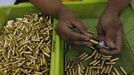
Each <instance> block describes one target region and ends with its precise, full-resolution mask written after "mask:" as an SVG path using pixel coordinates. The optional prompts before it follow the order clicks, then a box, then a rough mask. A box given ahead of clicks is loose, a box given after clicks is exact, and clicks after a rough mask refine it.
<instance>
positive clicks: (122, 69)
mask: <svg viewBox="0 0 134 75" xmlns="http://www.w3.org/2000/svg"><path fill="white" fill-rule="evenodd" d="M120 69H121V71H122V72H123V73H124V74H125V75H127V72H126V71H125V70H124V68H123V67H122V66H120Z"/></svg>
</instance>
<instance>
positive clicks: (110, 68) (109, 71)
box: [108, 65, 113, 74]
mask: <svg viewBox="0 0 134 75" xmlns="http://www.w3.org/2000/svg"><path fill="white" fill-rule="evenodd" d="M112 68H113V65H110V67H109V70H108V74H110V73H111V71H112Z"/></svg>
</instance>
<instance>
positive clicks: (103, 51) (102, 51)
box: [100, 48, 120, 55]
mask: <svg viewBox="0 0 134 75" xmlns="http://www.w3.org/2000/svg"><path fill="white" fill-rule="evenodd" d="M100 52H101V53H102V54H105V55H117V54H120V51H119V50H117V49H116V48H113V49H111V50H107V49H100Z"/></svg>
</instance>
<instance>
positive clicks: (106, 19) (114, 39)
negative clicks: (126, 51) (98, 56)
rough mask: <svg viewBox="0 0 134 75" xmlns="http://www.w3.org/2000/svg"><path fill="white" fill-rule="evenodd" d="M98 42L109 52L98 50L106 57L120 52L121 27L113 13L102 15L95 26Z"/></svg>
mask: <svg viewBox="0 0 134 75" xmlns="http://www.w3.org/2000/svg"><path fill="white" fill-rule="evenodd" d="M97 31H98V36H99V41H104V42H105V43H106V45H107V46H108V47H110V48H111V49H110V50H107V49H100V52H101V53H103V54H106V55H115V54H119V53H120V52H121V48H122V40H123V25H122V23H121V21H120V19H119V17H118V16H117V15H116V14H114V13H104V14H103V15H102V16H101V18H100V20H99V22H98V25H97Z"/></svg>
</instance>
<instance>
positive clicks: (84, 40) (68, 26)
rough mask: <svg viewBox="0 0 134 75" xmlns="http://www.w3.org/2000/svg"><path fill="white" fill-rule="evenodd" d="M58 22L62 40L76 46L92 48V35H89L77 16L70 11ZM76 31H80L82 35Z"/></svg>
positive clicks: (64, 13)
mask: <svg viewBox="0 0 134 75" xmlns="http://www.w3.org/2000/svg"><path fill="white" fill-rule="evenodd" d="M58 20H59V22H58V24H57V27H56V31H57V33H58V34H59V36H60V37H61V38H63V39H64V40H65V41H67V42H70V43H72V44H75V45H82V46H87V47H91V46H92V44H91V43H89V42H88V41H89V39H90V38H92V35H91V34H89V33H88V30H87V28H86V27H85V26H84V24H83V23H82V22H81V20H80V19H79V18H78V17H77V16H76V15H74V14H73V13H72V12H70V11H67V12H65V11H63V12H62V13H61V14H60V16H59V17H58ZM74 29H77V30H79V32H80V33H78V32H75V31H74Z"/></svg>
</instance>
